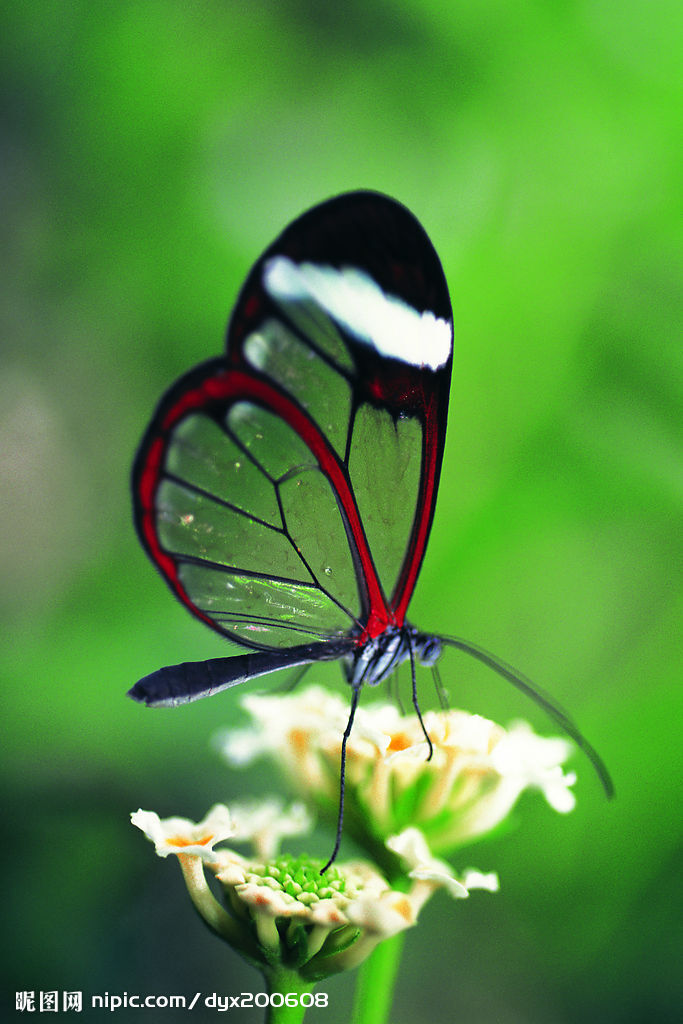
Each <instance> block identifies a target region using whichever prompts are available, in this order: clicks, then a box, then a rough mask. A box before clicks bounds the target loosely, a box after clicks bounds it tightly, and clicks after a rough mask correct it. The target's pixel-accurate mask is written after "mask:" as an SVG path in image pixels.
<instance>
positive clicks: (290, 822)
mask: <svg viewBox="0 0 683 1024" xmlns="http://www.w3.org/2000/svg"><path fill="white" fill-rule="evenodd" d="M231 813H232V819H233V821H234V826H235V828H234V832H233V834H232V837H231V838H232V839H233V840H234V841H235V842H247V841H250V842H251V843H252V846H253V847H254V850H255V852H256V854H257V856H259V857H262V858H264V859H265V858H268V857H273V856H275V854H276V853H277V852H278V850H279V848H280V840H281V839H283V838H284V837H285V836H297V835H302V834H303V833H305V832H308V831H310V828H311V825H312V823H313V822H312V819H311V816H310V814H309V813H308V811H307V810H306V807H305V806H304V804H302V803H300V802H299V803H293V804H290V806H289V807H288V808H286V809H285V806H284V801H283V800H281V799H279V798H278V797H269V798H265V799H262V800H252V801H250V802H248V803H234V804H232V805H231Z"/></svg>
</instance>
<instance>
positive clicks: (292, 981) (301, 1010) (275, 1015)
mask: <svg viewBox="0 0 683 1024" xmlns="http://www.w3.org/2000/svg"><path fill="white" fill-rule="evenodd" d="M265 979H266V984H267V986H268V992H269V994H270V995H271V996H273V995H275V996H277V995H281V996H282V1006H273V1005H272V1004H271V1005H270V1006H269V1007H268V1010H267V1012H266V1024H300V1021H302V1020H303V1019H304V1014H305V1013H306V1010H307V1005H303V1006H302V1004H301V997H302V996H303V995H307V994H308V993H311V992H312V991H313V988H314V986H313V983H311V982H307V981H304V980H303V979H302V977H301V975H300V974H298V973H297V972H296V971H288V970H287V968H286V967H277V968H273V969H272V971H268V972H267V973H266V975H265ZM288 997H289V1001H290V1003H292V1004H294V1005H292V1006H288V1005H287V998H288ZM278 1001H279V1000H277V999H276V1002H278ZM304 1002H305V1003H306V1004H307V1003H308V1001H307V1000H304Z"/></svg>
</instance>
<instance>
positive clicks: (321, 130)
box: [0, 0, 681, 1024]
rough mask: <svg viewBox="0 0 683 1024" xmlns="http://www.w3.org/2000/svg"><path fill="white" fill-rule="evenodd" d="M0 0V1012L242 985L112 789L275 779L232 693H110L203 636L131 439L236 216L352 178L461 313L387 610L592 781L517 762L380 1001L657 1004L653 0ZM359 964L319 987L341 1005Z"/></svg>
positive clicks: (670, 500) (664, 495) (201, 806)
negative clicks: (145, 506) (422, 497)
mask: <svg viewBox="0 0 683 1024" xmlns="http://www.w3.org/2000/svg"><path fill="white" fill-rule="evenodd" d="M1 21H2V25H1V27H0V33H1V35H2V40H3V42H2V48H3V51H4V58H3V62H2V71H1V72H0V74H1V75H2V100H3V127H2V137H1V140H0V141H1V146H2V160H1V162H0V176H1V180H2V195H3V213H2V218H1V221H2V232H3V234H4V236H5V242H4V245H3V253H4V256H3V270H2V274H1V275H0V278H1V281H0V287H1V288H2V315H3V328H2V345H1V352H0V354H1V360H2V362H1V368H0V389H1V392H2V400H1V401H0V463H1V465H2V484H1V492H0V502H2V514H1V519H0V521H1V523H2V529H0V553H1V554H0V557H1V560H2V561H1V573H2V583H1V585H0V606H1V609H2V617H3V642H2V648H1V652H0V672H1V674H2V687H1V690H0V693H1V698H0V699H1V700H2V706H3V726H4V728H3V734H4V735H3V740H2V755H3V762H4V764H3V770H2V774H1V776H0V786H1V788H2V793H3V801H4V811H3V814H2V823H3V826H4V837H3V840H2V850H3V863H4V867H3V874H2V878H3V917H4V926H5V936H4V938H5V949H4V953H3V956H2V971H3V975H4V979H3V992H2V1003H3V1009H2V1011H0V1015H2V1016H4V1015H5V1013H7V1012H11V1011H12V1007H13V1005H14V991H15V989H28V990H36V991H38V990H41V989H43V990H46V989H60V990H61V989H76V990H78V989H81V990H84V992H85V993H86V995H89V994H92V993H93V992H105V991H108V992H110V993H118V994H120V993H122V992H124V991H127V992H142V993H145V994H146V993H150V992H151V993H162V994H171V993H176V992H180V993H186V994H190V995H191V994H192V993H194V992H195V991H196V990H201V991H203V992H204V993H207V994H208V993H210V992H212V991H218V992H221V993H230V992H233V993H234V992H237V991H241V990H252V991H259V989H260V987H261V984H260V980H259V977H258V975H256V974H255V973H254V972H253V971H251V970H250V969H249V968H247V967H246V966H244V965H243V964H242V963H241V962H240V961H238V960H237V959H236V957H234V956H233V954H232V953H231V952H230V951H229V950H227V949H225V948H223V947H222V946H221V945H220V943H218V942H217V941H216V940H214V939H213V938H212V937H211V936H210V935H209V934H208V932H205V931H204V930H203V929H202V927H201V925H200V924H199V922H198V921H196V920H195V918H194V916H193V913H192V910H191V908H190V905H189V901H188V900H187V897H186V895H185V892H184V888H183V885H182V882H181V879H180V875H179V872H178V871H177V866H176V865H175V864H174V863H170V862H161V861H159V860H157V859H156V858H155V857H154V854H153V850H152V848H151V847H150V846H149V845H148V844H147V843H146V842H145V840H144V839H143V838H142V836H141V835H140V834H139V833H137V832H135V831H134V830H133V829H132V828H131V827H130V826H129V824H128V821H127V817H128V813H129V812H130V811H131V810H134V809H135V808H137V807H138V806H143V807H146V808H150V809H155V810H157V811H159V812H160V813H161V814H170V813H180V814H185V815H188V816H190V817H197V818H198V817H200V816H202V815H203V813H204V812H205V810H206V809H207V808H208V807H209V806H210V804H212V803H213V802H214V801H216V800H219V799H227V800H229V799H230V798H231V797H235V796H236V795H243V794H247V793H255V794H258V793H259V792H265V791H269V790H272V789H273V788H278V787H279V786H280V783H279V782H278V780H277V776H276V775H275V774H273V773H270V774H269V773H268V772H267V771H266V770H265V769H264V770H263V771H260V772H256V771H253V770H252V771H251V772H250V773H248V774H246V775H237V774H235V773H234V772H231V771H230V770H229V769H228V768H227V767H225V766H224V765H222V764H221V762H220V761H219V759H218V757H217V756H216V754H215V753H214V752H213V751H212V749H211V747H210V743H209V740H210V737H211V735H212V734H213V732H214V731H215V730H216V729H218V728H221V727H224V726H225V725H227V724H229V723H231V722H238V721H240V714H241V712H240V711H239V707H238V701H239V696H240V695H239V694H238V693H230V694H227V695H225V696H223V697H221V698H216V699H215V700H212V701H206V702H200V703H199V704H197V705H193V706H189V707H186V708H182V709H178V710H176V711H159V712H151V711H146V710H143V709H142V708H140V707H139V706H136V705H134V704H133V703H132V702H130V701H128V700H126V698H125V691H126V689H127V688H128V687H129V686H130V685H131V684H132V683H133V682H134V681H135V680H136V679H137V678H138V677H140V676H142V675H145V674H146V673H147V672H149V671H151V670H153V669H155V668H157V667H159V666H160V665H162V664H170V663H175V662H179V661H183V660H198V659H201V658H204V657H212V656H219V655H220V654H221V653H226V651H225V648H224V646H223V645H222V643H221V641H220V639H219V638H218V637H216V636H213V635H212V634H211V633H210V632H209V631H208V630H206V629H204V628H203V627H202V626H201V624H199V623H196V622H194V621H192V620H191V619H190V617H189V616H187V615H186V613H185V612H184V611H183V610H182V609H181V608H180V607H179V606H177V605H176V604H175V603H174V601H173V600H172V598H171V596H170V595H169V593H168V592H167V590H166V589H165V587H164V585H163V584H162V582H161V581H160V580H159V579H158V578H157V576H156V575H155V573H154V571H153V570H152V568H151V566H150V565H149V564H147V562H146V560H145V557H144V555H143V553H142V551H141V550H140V549H139V547H138V545H137V541H136V539H135V536H134V533H133V529H132V526H131V516H130V500H129V493H128V475H129V469H130V464H131V460H132V457H133V453H134V451H135V447H136V444H137V442H138V439H139V437H140V435H141V433H142V430H143V429H144V427H145V424H146V422H147V420H148V418H149V417H150V415H151V413H152V410H153V407H154V404H155V402H156V401H157V399H158V397H159V396H160V394H161V392H162V391H163V389H164V388H165V387H166V386H168V384H170V383H171V382H172V381H173V380H174V379H175V378H176V377H177V376H178V375H179V374H180V373H182V372H183V371H184V370H186V369H187V368H189V367H190V366H191V365H193V364H194V363H195V362H198V361H200V360H202V359H205V358H207V357H209V356H212V355H214V354H217V353H218V352H219V351H220V350H221V347H222V344H223V334H224V328H225V324H226V321H227V316H228V313H229V310H230V307H231V305H232V302H233V300H234V298H235V295H236V292H237V290H238V288H239V286H240V284H241V282H242V280H243V278H244V276H245V275H246V272H247V270H248V268H249V267H250V265H251V263H252V261H253V260H254V259H255V258H256V257H257V256H258V254H259V253H260V251H261V250H262V249H263V248H264V247H265V245H266V244H267V243H268V242H270V240H271V239H272V238H273V237H274V236H275V234H277V233H278V232H279V231H280V229H281V228H282V227H283V226H284V225H285V223H286V222H287V221H288V220H289V219H290V218H292V217H293V216H295V215H297V214H298V213H299V212H301V211H302V210H303V209H304V208H306V207H308V206H310V205H312V204H313V203H315V202H318V201H320V200H322V199H323V198H326V197H328V196H330V195H333V194H335V193H337V192H339V191H345V190H348V189H352V188H357V187H369V188H376V189H379V190H381V191H384V192H388V193H389V194H391V195H393V196H395V197H397V198H399V199H400V200H402V201H403V202H404V203H405V204H406V205H408V206H409V207H410V208H411V209H412V210H414V212H415V213H416V214H417V215H418V216H419V218H420V219H421V220H422V221H423V223H424V225H425V227H426V228H427V230H428V232H429V234H430V236H431V237H432V239H433V241H434V243H435V245H436V248H437V250H438V251H439V253H440V255H441V257H442V260H443V263H444V267H445V270H446V274H447V277H448V280H449V282H450V286H451V290H452V296H453V302H454V307H455V314H456V334H457V337H456V342H457V347H456V355H455V364H454V373H453V385H452V396H451V412H450V422H449V433H448V444H447V450H446V457H445V463H444V472H443V478H442V485H441V493H440V498H439V504H438V508H437V516H436V521H435V524H434V530H433V534H432V539H431V544H430V549H429V552H428V556H427V559H426V562H425V565H424V569H423V573H422V577H421V580H420V584H419V586H418V590H417V593H416V595H415V598H414V602H413V605H412V607H411V617H412V619H413V621H415V622H416V623H417V624H419V625H420V626H421V627H422V628H424V629H429V630H434V631H442V632H450V633H455V634H458V635H461V636H465V637H468V638H470V639H472V640H475V641H479V642H480V643H483V644H485V645H486V646H487V647H489V648H490V649H492V650H494V651H496V652H497V653H498V654H499V655H501V656H502V657H504V658H506V659H508V660H509V661H511V662H512V663H513V664H517V665H519V666H520V667H521V668H523V669H525V670H526V671H528V672H529V673H530V674H531V675H532V677H533V678H534V679H536V680H538V681H539V683H540V684H541V685H543V686H544V687H545V688H547V689H549V690H551V691H552V692H553V694H554V695H555V696H556V698H557V699H558V700H560V701H561V703H562V704H564V705H565V706H566V707H568V708H569V709H570V711H571V713H572V714H573V715H574V717H575V718H576V720H577V721H578V723H579V724H580V726H581V727H582V729H583V730H584V731H585V733H586V734H587V736H589V737H590V739H591V741H592V742H593V743H594V744H595V745H596V746H597V748H598V749H599V750H600V752H601V754H602V755H603V757H604V758H605V760H606V761H607V763H608V764H609V766H610V768H611V770H612V773H613V775H614V778H615V782H616V787H617V793H618V796H617V799H616V801H614V802H613V803H612V804H609V803H607V802H606V800H605V799H604V797H603V795H602V793H601V791H600V788H599V785H598V783H597V780H596V779H595V777H594V775H593V774H592V772H591V770H590V766H589V765H588V764H587V762H586V761H585V760H584V759H581V758H580V757H578V756H577V758H576V759H575V767H576V769H577V770H578V772H579V781H578V783H577V786H576V791H577V795H578V806H577V808H576V810H575V811H574V812H573V813H572V814H571V815H569V816H566V817H560V816H558V815H555V814H554V813H552V812H551V811H550V810H549V809H548V808H547V807H546V806H545V805H544V804H543V803H542V801H541V800H540V799H539V798H534V797H533V796H529V797H528V798H525V799H524V800H523V801H522V803H521V804H520V806H519V808H518V813H517V815H516V827H515V828H513V829H512V830H510V831H509V832H508V833H507V834H506V835H505V836H502V837H500V838H497V839H496V840H495V841H490V842H488V843H486V844H479V845H478V846H477V847H472V849H471V850H467V851H463V854H462V856H461V857H460V858H459V859H458V862H457V866H459V867H464V866H467V864H469V863H474V864H476V865H477V866H479V867H481V868H482V869H487V870H488V869H497V870H498V872H499V873H500V876H501V881H502V893H501V894H500V895H499V896H497V897H491V896H488V895H485V894H481V895H475V896H474V897H473V898H472V899H470V900H469V901H467V902H464V903H458V904H455V903H452V902H451V901H449V900H448V898H447V897H446V896H445V895H444V896H442V897H436V898H435V899H434V900H433V902H432V903H431V904H430V905H429V907H428V908H427V909H426V911H425V913H424V915H423V918H422V920H421V923H420V925H419V926H418V928H416V929H415V930H414V932H413V933H411V934H410V936H409V937H408V941H407V946H406V955H405V960H404V962H403V966H402V971H401V976H400V979H399V983H398V987H397V996H396V1004H395V1008H394V1013H393V1015H392V1020H393V1021H394V1022H395V1024H402V1022H408V1021H410V1022H412V1024H415V1022H421V1021H425V1022H427V1021H429V1022H441V1021H453V1020H457V1021H463V1022H467V1024H490V1022H493V1021H495V1022H500V1024H508V1022H510V1024H512V1022H525V1024H572V1022H576V1021H585V1022H588V1021H599V1022H601V1024H611V1022H617V1021H618V1022H640V1021H653V1020H656V1021H658V1022H664V1021H668V1020H674V1019H678V1012H677V1005H676V998H677V993H676V974H677V967H679V966H680V965H679V962H678V957H677V953H678V949H677V939H678V940H680V933H679V934H678V935H677V921H678V918H679V909H680V904H679V905H677V900H676V893H675V878H676V872H675V869H674V858H675V851H676V843H677V839H678V835H679V832H680V827H679V826H680V816H679V812H678V803H677V798H678V788H679V785H680V781H681V765H680V738H679V730H678V722H677V716H680V700H679V697H678V694H677V685H678V683H679V673H680V660H679V659H680V654H679V653H678V652H677V640H678V632H679V623H680V620H679V619H678V618H677V612H678V611H679V610H680V586H679V580H680V577H679V576H678V574H677V565H676V563H677V558H678V557H679V556H680V548H679V547H678V545H677V538H676V535H675V525H676V519H677V513H678V512H679V509H680V506H679V498H680V476H679V475H677V469H678V467H677V460H676V454H677V452H676V447H675V442H676V427H677V426H678V424H679V422H680V420H678V415H679V413H680V404H679V400H680V383H681V359H680V336H679V337H677V328H678V330H679V332H680V319H679V317H678V314H679V307H678V304H677V300H678V289H679V286H680V276H679V268H680V263H679V258H680V243H681V223H680V220H679V219H678V216H677V215H678V213H679V209H678V201H679V199H680V184H681V178H680V165H679V163H678V157H679V156H680V153H679V151H678V148H679V144H680V137H679V136H678V134H677V128H676V124H677V118H676V115H677V114H680V100H681V95H680V85H681V76H680V52H681V32H680V29H681V24H680V11H679V8H678V5H677V4H674V3H673V2H670V3H669V2H666V0H665V2H660V3H657V4H648V3H643V2H641V3H638V2H634V0H622V2H620V3H616V2H607V0H597V2H596V0H583V2H578V0H576V2H575V0H569V2H564V3H555V4H550V3H540V2H523V0H507V2H506V0H498V2H492V3H484V4H482V3H478V2H458V3H453V4H446V3H443V2H439V0H433V2H428V0H425V2H417V0H403V2H389V0H386V2H376V0H364V2H360V0H349V2H347V3H346V4H344V5H341V4H325V3H315V2H313V0H251V2H250V3H238V2H230V0H221V2H219V0H198V2H196V3H181V2H174V0H146V2H145V3H138V2H135V0H119V2H118V3H116V4H100V3H95V4H93V3H90V2H79V0H54V2H51V3H47V2H45V3H40V2H33V3H31V2H28V3H22V4H7V5H4V6H3V12H2V15H1ZM678 127H680V124H679V125H678ZM679 564H680V563H679ZM443 674H444V677H445V680H446V682H447V685H448V687H449V689H450V692H451V697H452V701H453V703H454V704H455V705H456V706H457V705H461V706H463V707H465V708H467V709H469V710H472V711H480V712H482V713H484V714H489V715H492V716H495V717H497V718H498V719H500V720H501V721H504V722H505V721H508V720H510V719H511V718H514V717H515V716H524V717H527V718H528V719H530V720H531V721H532V722H533V723H534V725H535V726H536V727H537V728H542V729H544V730H545V731H548V732H550V733H552V732H553V731H554V730H553V729H552V726H550V725H549V724H548V723H547V722H546V721H545V720H544V719H543V717H542V715H541V714H540V712H538V711H537V709H536V708H535V707H534V706H533V705H531V704H529V703H528V702H526V701H525V700H524V699H523V698H522V697H521V696H520V695H518V694H517V693H515V692H514V691H513V690H512V689H511V688H509V687H508V686H506V684H505V683H503V682H502V681H501V680H499V679H497V678H496V677H495V676H492V675H491V674H489V673H486V672H485V671H484V670H482V669H480V668H479V667H478V666H477V665H476V664H474V663H470V662H468V661H467V660H466V659H463V658H462V657H461V656H458V655H456V654H455V653H450V654H447V655H446V656H445V658H444V662H443ZM311 675H312V673H311ZM318 678H324V679H325V680H328V679H329V680H330V681H333V682H334V685H337V686H338V687H339V688H340V689H341V688H342V687H341V683H338V682H337V675H336V673H335V671H333V667H330V672H329V673H328V672H324V673H323V672H321V673H320V674H319V675H318ZM423 690H424V693H425V703H426V704H427V705H428V704H429V702H430V699H431V696H432V694H433V689H432V687H431V683H430V682H429V680H428V678H427V679H426V682H425V684H424V687H423ZM679 692H680V691H679ZM679 721H680V718H679ZM314 845H315V846H317V849H316V851H315V852H318V853H325V852H326V851H327V849H328V848H329V837H328V835H327V834H322V833H321V834H320V836H319V837H316V838H315V839H314ZM352 982H353V978H352V977H351V976H344V977H340V978H336V979H332V980H331V981H329V982H328V983H327V984H326V985H325V986H324V987H325V988H326V990H327V991H328V992H329V993H330V1003H331V1006H330V1008H329V1009H327V1010H321V1011H318V1013H317V1015H316V1014H315V1012H313V1013H311V1015H310V1016H311V1019H319V1020H321V1021H322V1020H323V1019H324V1020H325V1022H326V1024H341V1022H344V1021H347V1020H348V1018H349V1012H350V1010H349V1007H350V1004H351V990H352V987H353V985H352ZM5 1007H6V1008H7V1009H5ZM678 1010H680V1004H679V1006H678ZM131 1014H132V1011H131V1013H130V1014H129V1015H126V1014H124V1015H123V1017H122V1019H129V1017H130V1016H131ZM180 1016H181V1015H180V1014H177V1015H174V1014H173V1013H172V1012H170V1011H168V1012H163V1013H162V1012H161V1011H159V1012H158V1014H157V1016H156V1017H155V1015H154V1013H153V1012H152V1013H151V1014H150V1015H148V1016H147V1018H146V1019H149V1020H152V1019H159V1020H169V1021H170V1020H173V1019H180ZM82 1019H86V1020H87V1019H91V1018H90V1016H89V1014H88V1013H87V1012H86V1013H84V1014H83V1015H82ZM98 1019H99V1017H98ZM258 1019H260V1014H256V1013H254V1014H252V1015H250V1014H249V1013H248V1012H247V1011H244V1012H242V1014H241V1016H240V1020H243V1021H245V1022H249V1021H251V1020H258Z"/></svg>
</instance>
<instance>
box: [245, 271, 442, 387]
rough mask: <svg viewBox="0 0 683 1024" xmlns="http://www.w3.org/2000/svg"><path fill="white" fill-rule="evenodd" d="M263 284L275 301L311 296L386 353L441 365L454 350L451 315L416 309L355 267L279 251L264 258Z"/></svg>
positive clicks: (433, 366)
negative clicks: (446, 317) (445, 317)
mask: <svg viewBox="0 0 683 1024" xmlns="http://www.w3.org/2000/svg"><path fill="white" fill-rule="evenodd" d="M263 286H264V288H265V289H266V291H267V292H268V293H269V295H270V296H271V297H272V298H273V299H275V300H276V301H300V300H303V299H312V300H313V301H314V302H317V303H318V305H319V306H321V307H322V308H323V309H324V310H325V311H326V312H327V313H329V315H330V316H331V317H333V319H334V320H336V321H337V323H338V324H339V325H340V326H341V327H343V328H344V329H345V330H347V331H349V332H350V333H351V334H353V335H354V337H356V338H358V340H359V341H362V342H364V344H366V345H371V346H372V347H373V348H374V349H376V350H377V352H379V353H380V355H382V356H387V357H389V358H391V359H401V360H402V361H403V362H404V363H410V365H411V366H428V367H429V369H430V370H438V369H439V367H441V366H443V365H444V363H446V362H447V360H448V358H449V356H450V354H451V349H452V347H453V333H452V330H451V325H450V323H449V322H448V321H447V320H442V319H441V318H440V317H437V316H436V315H435V314H434V313H432V312H430V311H429V310H427V311H425V312H424V313H418V311H417V310H416V309H413V307H412V306H409V305H408V303H407V302H404V301H403V300H402V299H399V298H398V297H397V296H395V295H387V294H386V293H385V292H383V291H382V289H381V288H380V287H379V285H378V284H377V283H376V281H374V280H373V279H372V278H371V277H370V275H369V274H367V273H366V272H365V271H364V270H358V269H357V268H356V267H342V269H341V270H337V269H336V268H335V267H330V266H327V265H319V264H316V263H299V264H296V263H293V262H292V261H291V260H290V259H287V257H286V256H275V257H273V258H272V259H270V260H268V261H267V263H266V264H265V267H264V269H263Z"/></svg>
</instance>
